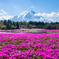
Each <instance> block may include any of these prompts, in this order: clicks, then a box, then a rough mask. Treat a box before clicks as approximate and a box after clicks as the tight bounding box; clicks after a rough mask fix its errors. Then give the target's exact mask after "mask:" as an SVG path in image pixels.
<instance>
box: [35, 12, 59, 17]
mask: <svg viewBox="0 0 59 59" xmlns="http://www.w3.org/2000/svg"><path fill="white" fill-rule="evenodd" d="M35 15H37V16H43V17H59V12H57V13H55V12H52V13H50V14H48V13H38V14H35Z"/></svg>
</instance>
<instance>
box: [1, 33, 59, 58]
mask: <svg viewBox="0 0 59 59" xmlns="http://www.w3.org/2000/svg"><path fill="white" fill-rule="evenodd" d="M0 59H59V33H42V34H31V33H0Z"/></svg>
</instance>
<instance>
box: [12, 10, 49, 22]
mask: <svg viewBox="0 0 59 59" xmlns="http://www.w3.org/2000/svg"><path fill="white" fill-rule="evenodd" d="M35 14H36V12H34V11H33V10H30V11H24V12H22V13H20V14H19V15H18V16H15V17H13V18H12V20H13V21H27V22H28V21H44V22H46V20H45V18H44V17H42V16H38V15H35ZM48 22H49V21H48Z"/></svg>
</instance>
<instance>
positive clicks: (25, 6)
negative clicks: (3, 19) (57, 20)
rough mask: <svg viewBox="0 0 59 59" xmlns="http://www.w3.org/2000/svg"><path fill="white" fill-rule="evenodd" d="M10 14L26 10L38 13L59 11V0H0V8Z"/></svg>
mask: <svg viewBox="0 0 59 59" xmlns="http://www.w3.org/2000/svg"><path fill="white" fill-rule="evenodd" d="M1 9H3V10H4V11H6V12H7V13H8V14H9V15H17V14H19V13H21V12H23V11H25V10H34V11H36V13H39V12H40V13H51V12H59V0H0V10H1Z"/></svg>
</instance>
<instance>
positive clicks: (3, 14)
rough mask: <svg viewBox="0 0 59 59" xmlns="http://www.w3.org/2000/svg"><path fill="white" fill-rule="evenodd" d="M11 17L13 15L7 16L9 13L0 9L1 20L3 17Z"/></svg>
mask: <svg viewBox="0 0 59 59" xmlns="http://www.w3.org/2000/svg"><path fill="white" fill-rule="evenodd" d="M12 17H13V16H9V15H8V14H7V12H6V11H4V10H3V9H2V10H0V20H3V19H6V20H8V19H11V18H12Z"/></svg>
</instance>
